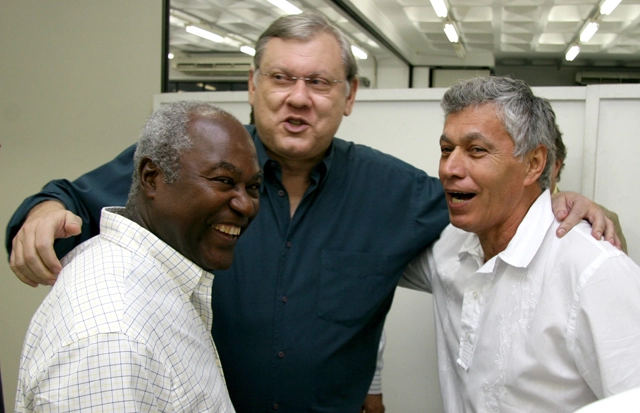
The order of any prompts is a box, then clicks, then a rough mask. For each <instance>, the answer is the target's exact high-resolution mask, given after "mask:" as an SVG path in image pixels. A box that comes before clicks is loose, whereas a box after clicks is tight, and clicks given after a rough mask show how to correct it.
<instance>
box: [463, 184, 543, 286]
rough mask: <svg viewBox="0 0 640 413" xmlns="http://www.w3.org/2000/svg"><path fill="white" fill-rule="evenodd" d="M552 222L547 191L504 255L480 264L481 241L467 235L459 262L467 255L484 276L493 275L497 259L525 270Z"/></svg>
mask: <svg viewBox="0 0 640 413" xmlns="http://www.w3.org/2000/svg"><path fill="white" fill-rule="evenodd" d="M554 220H555V217H554V216H553V210H552V209H551V194H550V193H549V189H546V190H545V191H544V192H542V194H540V196H538V198H537V199H536V200H535V202H534V203H533V204H532V205H531V207H530V208H529V211H527V214H526V215H525V217H524V219H523V220H522V222H521V223H520V225H518V229H517V230H516V233H515V235H514V236H513V238H512V239H511V241H509V244H508V245H507V248H505V249H504V251H502V252H500V253H498V254H497V255H496V256H494V257H492V258H491V259H490V260H489V261H487V262H486V263H484V264H482V261H483V260H484V252H483V251H482V246H481V245H480V240H479V238H478V236H477V235H475V234H472V233H469V236H468V238H467V239H466V240H465V241H464V243H463V244H462V246H461V247H460V251H459V252H458V259H462V258H463V256H464V255H467V254H468V255H471V256H473V257H475V258H476V259H478V260H479V263H480V267H481V268H480V269H479V270H478V272H484V273H486V272H491V271H493V269H494V267H495V263H496V261H497V259H498V258H499V259H500V260H502V261H504V262H505V263H507V264H508V265H511V266H513V267H519V268H526V267H527V266H528V265H529V263H530V262H531V260H532V259H533V257H534V256H535V255H536V253H537V252H538V249H539V248H540V245H542V241H543V240H544V237H545V235H546V232H547V229H548V228H549V226H550V225H551V224H552V223H553V221H554ZM542 229H544V230H542Z"/></svg>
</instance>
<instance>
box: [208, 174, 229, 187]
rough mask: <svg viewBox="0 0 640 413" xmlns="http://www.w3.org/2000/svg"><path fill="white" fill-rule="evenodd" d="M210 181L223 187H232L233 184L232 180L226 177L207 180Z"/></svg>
mask: <svg viewBox="0 0 640 413" xmlns="http://www.w3.org/2000/svg"><path fill="white" fill-rule="evenodd" d="M208 179H209V180H210V181H212V182H219V183H221V184H224V185H229V186H234V185H235V182H234V181H233V179H231V178H229V177H226V176H216V177H213V178H208Z"/></svg>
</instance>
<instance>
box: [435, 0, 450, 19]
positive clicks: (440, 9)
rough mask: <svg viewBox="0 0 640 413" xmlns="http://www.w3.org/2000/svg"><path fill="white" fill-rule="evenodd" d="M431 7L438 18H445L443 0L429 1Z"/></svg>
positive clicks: (445, 9)
mask: <svg viewBox="0 0 640 413" xmlns="http://www.w3.org/2000/svg"><path fill="white" fill-rule="evenodd" d="M431 6H432V7H433V10H435V12H436V15H437V16H438V17H443V18H444V17H447V14H448V12H447V5H446V4H445V3H444V0H431Z"/></svg>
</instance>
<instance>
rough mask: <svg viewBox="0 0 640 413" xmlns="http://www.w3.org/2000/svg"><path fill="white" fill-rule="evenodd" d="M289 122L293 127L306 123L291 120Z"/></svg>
mask: <svg viewBox="0 0 640 413" xmlns="http://www.w3.org/2000/svg"><path fill="white" fill-rule="evenodd" d="M287 122H289V123H290V124H291V125H294V126H300V125H304V122H303V121H301V120H300V119H289V120H287Z"/></svg>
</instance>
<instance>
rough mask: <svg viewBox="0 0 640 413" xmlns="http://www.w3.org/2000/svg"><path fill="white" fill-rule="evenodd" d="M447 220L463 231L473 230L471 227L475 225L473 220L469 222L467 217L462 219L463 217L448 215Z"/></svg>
mask: <svg viewBox="0 0 640 413" xmlns="http://www.w3.org/2000/svg"><path fill="white" fill-rule="evenodd" d="M449 220H450V222H451V225H453V226H454V227H456V228H459V229H461V230H463V231H467V232H473V228H475V227H476V225H475V223H474V222H469V219H464V218H463V217H455V216H451V215H449Z"/></svg>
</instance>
